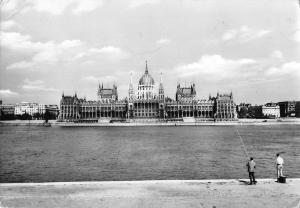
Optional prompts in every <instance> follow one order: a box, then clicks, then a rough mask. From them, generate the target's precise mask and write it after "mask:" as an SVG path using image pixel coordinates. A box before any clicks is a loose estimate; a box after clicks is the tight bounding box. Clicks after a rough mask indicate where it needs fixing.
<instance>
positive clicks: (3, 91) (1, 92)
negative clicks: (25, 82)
mask: <svg viewBox="0 0 300 208" xmlns="http://www.w3.org/2000/svg"><path fill="white" fill-rule="evenodd" d="M17 95H18V93H17V92H13V91H11V90H9V89H0V96H1V97H12V96H17Z"/></svg>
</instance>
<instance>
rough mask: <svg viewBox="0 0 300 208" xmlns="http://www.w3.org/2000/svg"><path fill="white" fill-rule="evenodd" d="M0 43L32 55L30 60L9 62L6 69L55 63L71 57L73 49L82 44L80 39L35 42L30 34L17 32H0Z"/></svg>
mask: <svg viewBox="0 0 300 208" xmlns="http://www.w3.org/2000/svg"><path fill="white" fill-rule="evenodd" d="M0 40H1V43H0V45H1V46H3V47H5V48H8V49H10V50H12V51H15V52H19V53H26V54H27V55H32V58H31V60H22V61H19V62H16V63H12V64H10V65H9V66H8V67H7V69H26V68H34V67H35V66H37V65H38V64H56V63H58V62H59V61H68V60H70V59H72V58H73V55H74V53H76V51H74V49H76V48H77V47H80V46H82V45H83V43H82V42H81V41H80V40H65V41H62V42H60V43H56V42H54V41H48V42H35V41H33V40H32V38H31V36H29V35H23V34H20V33H17V32H1V33H0Z"/></svg>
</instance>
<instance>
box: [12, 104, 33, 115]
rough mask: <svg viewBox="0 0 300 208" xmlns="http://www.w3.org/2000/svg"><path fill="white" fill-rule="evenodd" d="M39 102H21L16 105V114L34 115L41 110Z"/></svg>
mask: <svg viewBox="0 0 300 208" xmlns="http://www.w3.org/2000/svg"><path fill="white" fill-rule="evenodd" d="M38 109H39V104H37V103H29V102H21V103H17V104H16V105H15V115H23V114H28V115H30V116H33V115H34V114H36V113H38V112H39V110H38Z"/></svg>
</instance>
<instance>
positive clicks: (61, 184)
mask: <svg viewBox="0 0 300 208" xmlns="http://www.w3.org/2000/svg"><path fill="white" fill-rule="evenodd" d="M241 181H249V178H240V179H199V180H194V179H193V180H188V179H186V180H138V181H73V182H72V181H69V182H64V181H61V182H24V183H22V182H21V183H19V182H17V183H0V189H1V188H2V187H8V186H10V187H21V186H66V185H112V184H120V185H121V184H133V185H138V184H158V183H161V184H172V183H173V184H176V183H199V184H206V183H239V182H241ZM256 181H257V182H268V183H273V182H274V183H275V184H277V182H275V181H276V179H275V178H257V179H256ZM293 182H299V183H300V178H287V179H286V184H288V183H293ZM278 184H280V183H278ZM299 188H300V187H299Z"/></svg>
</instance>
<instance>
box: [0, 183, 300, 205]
mask: <svg viewBox="0 0 300 208" xmlns="http://www.w3.org/2000/svg"><path fill="white" fill-rule="evenodd" d="M247 181H248V180H247ZM0 202H1V204H0V207H1V208H8V207H9V208H10V207H39V208H40V207H103V208H104V207H122V208H127V207H128V208H134V207H178V208H179V207H180V208H181V207H182V208H185V207H200V208H204V207H205V208H206V207H207V208H213V207H215V208H218V207H230V208H241V207H244V208H246V207H249V208H250V207H251V208H253V207H255V208H259V207H263V208H277V207H278V208H283V207H284V208H299V207H300V179H288V180H287V183H286V184H279V183H276V182H274V179H260V180H258V184H257V185H251V186H249V185H247V183H246V181H245V180H194V181H131V182H126V181H122V182H75V183H32V184H30V183H24V184H0Z"/></svg>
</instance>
